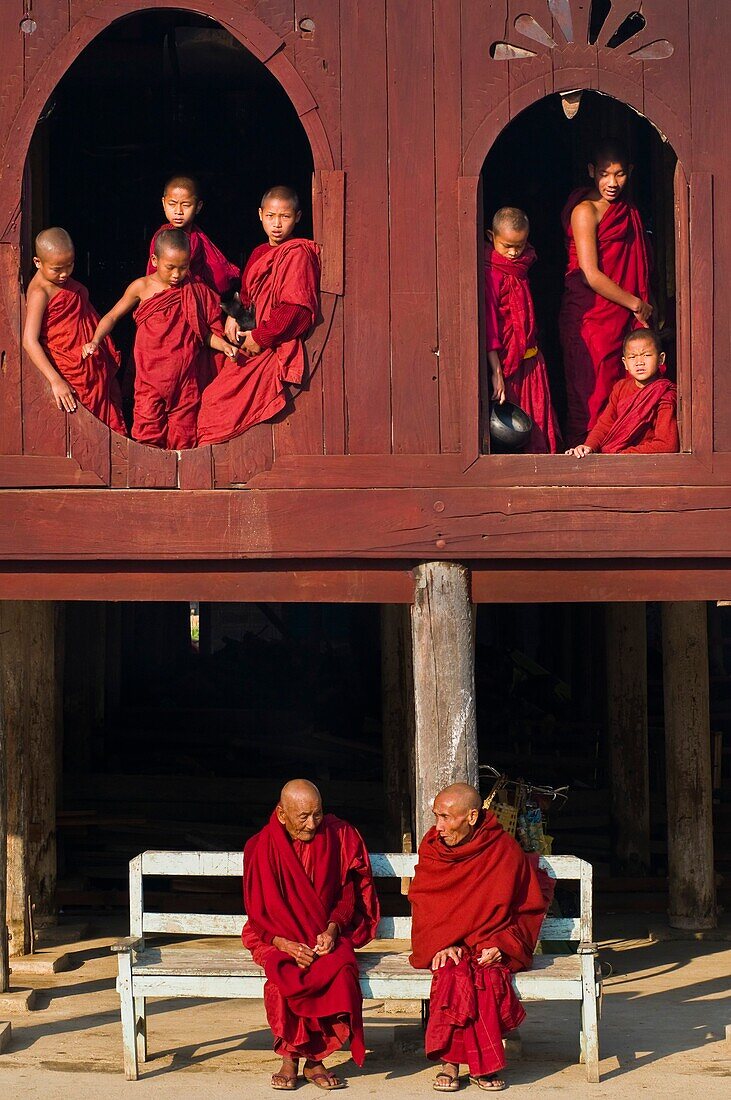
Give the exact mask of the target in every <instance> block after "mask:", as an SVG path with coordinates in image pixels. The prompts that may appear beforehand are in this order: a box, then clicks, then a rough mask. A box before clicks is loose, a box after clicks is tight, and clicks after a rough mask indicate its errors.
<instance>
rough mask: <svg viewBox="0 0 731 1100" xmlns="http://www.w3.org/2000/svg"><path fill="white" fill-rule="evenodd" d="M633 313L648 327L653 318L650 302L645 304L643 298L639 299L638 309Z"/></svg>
mask: <svg viewBox="0 0 731 1100" xmlns="http://www.w3.org/2000/svg"><path fill="white" fill-rule="evenodd" d="M632 312H633V313H634V315H635V317H636V318H637V320H638V321H639V322H640V324H641V325H646V324H647V323H648V321H649V320H650V318H651V317H652V306H651V305H650V303H649V302H643V301H642V299H641V298H638V299H637V308H636V309H634V310H633V311H632Z"/></svg>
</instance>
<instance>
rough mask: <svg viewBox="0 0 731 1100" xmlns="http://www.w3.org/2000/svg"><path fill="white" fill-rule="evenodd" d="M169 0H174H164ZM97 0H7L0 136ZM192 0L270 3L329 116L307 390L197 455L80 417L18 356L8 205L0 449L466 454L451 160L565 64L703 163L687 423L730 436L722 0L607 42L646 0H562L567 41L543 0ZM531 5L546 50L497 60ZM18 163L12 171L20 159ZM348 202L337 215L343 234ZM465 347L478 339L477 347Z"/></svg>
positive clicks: (460, 163)
mask: <svg viewBox="0 0 731 1100" xmlns="http://www.w3.org/2000/svg"><path fill="white" fill-rule="evenodd" d="M161 4H162V6H166V7H173V6H174V4H173V3H172V0H161ZM141 6H142V5H141V4H140V3H139V2H138V0H129V2H128V3H125V0H116V2H115V3H114V5H112V6H110V7H109V11H112V10H113V12H114V14H115V16H117V17H118V16H119V15H122V14H124V13H125V11H126V10H130V11H131V10H134V9H135V8H136V9H138V10H139V9H140V7H141ZM95 7H96V8H97V9H98V10H102V8H105V7H107V5H105V4H104V2H103V0H34V3H33V7H32V12H33V17H34V18H35V19H36V21H37V24H38V29H37V31H36V33H35V34H33V35H30V36H27V35H21V34H19V32H18V24H19V21H20V18H21V17H22V15H23V12H24V10H25V4H24V2H23V0H8V2H7V4H5V5H3V11H2V14H1V15H0V47H2V55H3V59H4V79H3V85H2V89H1V90H0V131H3V132H4V133H0V138H2V137H3V136H4V134H7V132H8V128H9V126H10V125H12V120H13V119H14V117H15V115H16V113H17V112H18V109H19V108H20V106H21V102H22V97H23V94H24V92H27V91H28V90H29V89H30V88H31V87H34V86H35V85H36V84H37V81H38V80H39V79H40V78H41V76H42V69H43V66H44V64H45V62H46V61H47V60H48V58H49V57H50V56H51V54H52V52H53V50H54V49H55V48H56V47H57V46H58V45H59V43H60V42H61V41H62V39H63V37H64V36H65V35H66V34H67V32H68V31H69V29H71V28H73V27H74V25H75V24H76V23H77V21H78V20H79V19H81V18H85V17H86V16H87V15H88V14H89V13H90V12H91V11H92V10H93V9H94V8H95ZM197 7H198V10H205V11H206V12H208V13H209V14H212V15H215V14H216V13H218V14H219V16H220V18H221V20H222V22H223V23H224V25H225V24H226V22H227V21H228V22H229V23H230V19H231V14H232V12H234V13H235V11H236V10H237V9H239V10H245V11H246V13H247V18H248V17H249V16H248V13H251V15H253V16H255V17H256V19H258V20H260V21H261V27H260V30H261V34H263V35H265V37H266V42H267V43H268V48H267V49H266V50H265V54H266V55H267V56H268V57H269V60H268V61H267V64H269V66H270V68H271V70H272V71H273V72H275V74H276V75H278V76H279V77H280V78H283V74H284V73H285V70H286V68H287V66H288V65H289V64H290V63H291V64H292V65H294V66H295V68H296V69H297V71H298V72H299V74H300V75H301V77H302V81H304V83H303V84H300V85H299V90H298V91H297V92H296V94H295V93H293V95H294V99H295V101H296V106H297V109H298V110H299V111H300V113H301V114H302V116H303V117H305V121H306V116H307V114H308V113H310V115H311V117H312V114H311V113H312V112H314V111H315V110H316V111H317V112H318V115H319V119H320V120H321V123H322V126H321V127H320V129H319V130H318V136H317V138H316V141H315V146H314V148H315V152H316V156H318V157H320V160H321V161H322V158H323V156H324V158H325V160H327V158H328V157H330V160H329V162H328V164H327V165H325V164H324V162H322V163H318V165H317V167H318V169H319V171H318V173H317V174H316V175H317V178H316V181H315V197H316V206H317V208H318V209H319V210H320V225H319V229H318V238H319V239H320V240H322V241H323V242H324V247H325V254H324V257H323V264H324V268H325V269H326V276H325V284H326V286H325V290H326V293H325V294H324V295H323V327H322V329H321V330H320V331H319V332H318V333H317V334H316V336H315V337H314V338H313V340H312V349H311V350H312V353H313V355H312V360H313V362H312V369H311V372H310V377H309V379H308V383H307V386H306V389H305V391H304V392H302V393H301V394H299V395H298V396H297V397H296V400H295V402H294V404H293V405H292V406H291V407H290V408H288V409H286V410H285V411H284V413H283V414H282V415H281V416H280V417H279V418H278V419H277V422H276V423H274V424H272V425H265V426H261V427H259V428H256V429H254V430H252V431H250V432H249V433H247V434H246V435H245V436H244V437H242V438H241V439H239V440H236V441H233V442H232V443H230V444H223V445H218V446H216V447H213V448H211V449H207V448H206V449H204V450H203V451H202V452H201V453H200V454H185V455H183V457H182V458H181V460H180V462H178V461H177V460H176V459H175V458H174V457H171V456H162V455H155V454H154V453H150V452H149V451H148V450H147V449H144V448H140V447H138V446H137V445H136V444H133V443H131V442H125V441H122V440H118V439H115V438H114V437H111V438H110V437H109V435H108V433H107V434H106V435H105V434H104V433H103V432H99V431H96V430H95V429H93V428H92V427H91V426H90V425H89V424H88V423H86V422H85V421H82V420H81V419H80V420H79V421H78V422H74V421H73V420H71V421H69V422H68V426H67V421H66V418H64V417H62V416H60V415H59V416H57V415H55V414H54V410H53V408H52V407H51V404H50V400H49V398H48V394H47V389H46V386H45V383H42V381H41V380H40V378H39V377H38V376H37V373H36V372H35V371H34V370H33V369H32V368H30V369H29V368H27V367H23V366H21V357H20V355H19V350H18V340H17V331H18V326H19V323H20V321H19V314H20V313H21V301H20V296H19V293H18V285H17V279H15V278H14V273H15V272H16V271H17V268H18V251H17V248H18V240H19V224H18V216H17V211H16V212H15V213H13V212H12V211H10V210H7V211H4V213H3V218H2V219H1V220H3V221H5V222H6V223H7V224H5V225H2V226H0V279H1V281H2V288H1V289H0V453H2V452H4V453H18V452H19V451H20V450H21V448H22V449H24V450H25V451H26V452H27V453H31V454H35V455H39V456H41V455H46V456H49V457H50V456H61V455H64V454H66V453H67V451H68V453H70V454H72V455H73V457H74V458H75V459H76V461H77V462H78V463H79V464H80V465H81V466H82V468H83V469H87V470H88V471H89V472H90V474H91V475H93V476H94V477H95V478H99V479H100V480H101V481H102V483H109V484H111V485H112V486H115V487H122V486H124V487H136V486H139V487H158V488H169V487H174V486H175V485H179V486H180V487H181V488H186V489H198V488H207V487H212V486H214V485H215V486H219V487H224V486H226V485H230V484H237V485H240V484H246V483H247V482H249V481H250V480H251V478H252V477H255V476H257V475H261V474H267V476H268V478H269V479H270V480H269V481H268V482H267V483H268V484H276V483H277V482H276V478H277V463H278V460H280V459H281V460H282V474H281V481H280V482H279V483H280V484H292V480H291V478H292V470H293V469H294V468H295V464H296V460H297V459H298V458H303V459H304V458H308V459H309V460H315V459H317V458H318V457H319V456H322V455H332V456H345V455H351V456H363V457H364V462H366V456H368V457H367V464H369V465H368V468H369V469H373V468H374V463H377V462H378V461H380V458H381V457H383V458H385V457H386V456H390V458H391V459H394V458H395V457H396V456H397V455H398V456H408V455H416V456H419V455H426V454H439V453H445V452H446V453H452V454H455V453H457V452H459V451H460V450H463V448H464V447H466V448H467V451H469V452H471V450H472V447H473V443H474V436H475V430H474V429H475V423H476V421H475V417H476V410H475V408H474V406H475V388H474V385H471V384H470V379H471V374H470V373H469V372H472V374H474V371H475V366H476V365H475V362H474V354H475V353H474V340H472V339H468V340H467V341H466V342H465V340H464V331H463V330H464V327H465V324H466V323H468V324H470V325H472V326H473V327H474V317H475V310H474V309H472V308H470V309H466V308H465V300H466V298H467V297H469V295H470V285H471V283H472V281H473V280H474V281H475V283H476V282H477V279H478V277H479V276H478V273H477V272H475V273H474V274H472V273H470V272H466V273H465V272H464V271H463V270H461V268H460V252H459V241H460V219H459V201H458V200H459V197H458V193H457V192H458V181H459V180H460V179H462V180H465V179H470V178H471V179H475V178H476V176H477V172H478V171H479V164H477V163H474V164H467V163H466V160H467V159H468V150H472V153H471V156H472V157H473V159H475V153H474V149H475V140H473V139H475V135H478V138H479V136H480V135H486V134H488V133H491V134H496V133H498V132H499V130H500V129H501V128H502V127H503V126H505V125H507V124H508V122H509V121H510V119H511V118H514V117H515V116H516V115H517V114H519V113H520V111H521V110H522V109H524V108H525V107H526V106H527V105H528V104H529V103H531V102H533V101H534V100H535V99H536V98H537V97H538V96H540V95H544V94H549V93H550V92H551V91H553V90H554V88H555V87H556V86H557V79H558V78H557V75H556V74H557V72H558V69H559V68H560V80H561V85H560V86H562V87H563V86H566V81H567V80H570V79H571V78H572V77H573V78H575V81H576V84H577V85H584V86H590V87H597V88H599V90H601V91H603V92H606V93H607V94H611V95H616V96H621V95H622V94H623V90H624V89H626V88H628V87H630V86H631V87H632V88H633V89H636V90H637V94H636V96H635V99H636V101H637V103H638V104H639V107H641V108H643V109H644V110H646V112H647V114H648V116H649V117H650V118H651V120H652V121H653V122H654V123H655V124H656V125H657V126H658V127H659V128H660V129H661V130H667V131H668V132H669V133H672V134H673V135H674V137H675V146H676V151H677V152H678V154H679V155H680V157H681V160H682V161H683V164H684V167H685V170H686V174H687V176H688V178H690V177H691V175H692V173H696V183H697V184H698V185H700V181H702V194H701V191H699V190H698V186H697V187H696V190H695V198H694V196H693V193H691V202H690V209H691V213H692V211H693V209H695V210H696V211H697V212H698V214H699V216H700V215H701V214H702V215H703V216H706V217H708V218H709V219H710V221H711V225H712V230H713V232H712V234H711V233H709V234H708V238H709V240H711V246H712V250H713V263H712V265H710V266H712V268H713V280H714V282H713V285H712V286H710V285H709V286H708V288H707V289H708V294H709V296H710V297H709V302H712V303H713V305H714V307H715V308H714V310H713V321H712V325H713V329H712V333H711V329H710V327H709V328H708V329H705V328H704V329H703V339H702V341H701V345H700V346H701V348H702V351H703V354H704V355H710V354H711V352H710V350H709V344H710V338H711V335H712V339H713V348H714V349H715V361H716V367H715V370H716V379H715V384H713V383H712V381H711V380H707V381H704V382H703V385H702V387H701V391H700V392H701V397H702V399H703V402H704V404H705V405H706V406H708V404H709V402H710V401H711V400H712V401H713V403H714V404H713V416H712V417H711V416H710V413H709V411H708V407H706V414H707V421H708V423H707V425H705V426H703V425H702V424H701V422H700V421H698V425H699V431H700V435H699V436H698V440H697V441H700V443H702V446H703V449H704V450H705V452H706V453H708V454H710V451H711V447H712V446H713V445H714V444H715V447H716V449H720V450H731V387H729V386H728V384H727V382H726V378H725V373H726V370H725V364H726V359H727V354H724V350H725V352H726V353H728V350H729V348H731V313H730V311H729V310H728V309H727V308H725V300H726V298H727V296H728V295H727V291H728V287H729V283H730V281H731V219H729V218H728V217H727V216H726V207H727V202H728V200H727V199H726V196H727V195H728V193H729V187H728V185H729V184H731V163H730V162H729V158H728V156H727V155H722V154H723V153H724V152H725V146H724V145H723V144H722V145H720V146H719V134H723V135H727V134H728V132H729V123H731V115H730V112H731V108H730V107H729V100H728V97H726V96H724V95H719V94H718V89H721V88H723V87H724V86H725V70H724V64H725V58H726V51H725V49H724V48H723V47H722V46H720V45H719V43H720V42H722V41H723V40H724V36H725V37H726V38H728V11H727V8H728V4H727V2H726V0H672V3H669V2H668V0H644V2H643V5H642V12H643V15H644V16H645V18H646V20H647V27H646V28H645V30H644V31H642V32H641V34H640V35H639V36H638V37H637V38H636V39H633V41H632V43H631V45H628V46H626V47H620V48H619V49H617V50H608V49H606V48H605V47H606V42H607V40H608V39H609V36H610V35H611V34H612V33H613V31H614V29H616V27H617V26H618V25H619V24H620V23H621V21H622V19H623V18H624V17H625V16H626V14H627V13H628V12H630V11H632V10H635V9H636V8H637V4H636V0H614V3H613V5H612V8H611V12H610V15H609V17H608V19H607V21H606V23H605V26H604V28H603V29H602V32H601V35H600V37H599V40H598V42H597V44H596V46H595V47H588V46H587V41H586V20H587V19H588V11H589V6H588V5H587V4H581V3H579V2H578V0H576V2H573V0H572V3H571V10H572V12H573V16H574V27H573V42H572V43H569V44H567V42H566V39H565V35H564V33H563V32H562V30H561V25H560V22H559V21H558V20H557V19H556V18H553V19H551V18H550V15H549V13H548V5H547V0H499V2H494V3H490V4H486V3H485V2H484V0H432V2H431V3H429V2H428V0H424V2H420V3H418V4H414V3H413V0H370V2H369V3H354V2H351V0H311V2H310V3H308V5H307V10H306V12H305V9H304V8H303V7H302V6H301V5H298V4H296V3H295V0H235V3H232V0H201V3H200V4H199V5H198V6H197ZM304 15H306V16H307V17H308V18H309V19H312V20H314V24H315V30H314V31H307V30H306V29H304V30H303V29H302V27H301V26H300V24H299V21H300V19H301V18H302V17H303V16H304ZM526 15H527V16H530V17H532V18H534V19H536V20H537V21H538V23H540V24H541V25H542V26H543V27H544V28H546V29H547V31H549V32H550V34H551V35H552V36H553V38H554V40H555V41H556V43H557V48H556V49H555V50H552V49H551V48H550V46H546V45H545V44H540V43H535V42H528V41H527V40H525V39H521V38H520V36H519V35H517V41H519V42H520V43H521V44H523V45H526V46H527V45H530V46H531V48H532V49H533V51H534V52H535V54H536V56H535V57H534V58H532V59H526V60H522V61H520V62H516V63H509V64H508V63H497V62H493V61H492V60H491V59H490V54H489V51H490V46H491V43H493V42H495V41H499V40H503V39H508V40H513V41H515V40H516V28H515V20H516V19H517V18H518V17H519V16H526ZM252 33H253V32H252ZM275 36H276V37H275ZM665 37H667V38H668V39H669V40H671V41H672V43H673V47H674V54H673V57H672V59H671V60H670V61H659V60H658V61H647V62H645V63H641V62H639V61H637V60H634V59H632V58H631V57H630V56H629V53H630V51H631V50H634V49H637V48H638V47H639V46H642V45H645V44H647V43H649V42H652V41H654V40H656V39H657V38H665ZM278 41H279V42H281V43H282V44H283V45H282V47H281V48H280V49H276V48H275V47H276V45H277V42H278ZM272 51H273V52H272ZM691 59H692V63H693V71H692V97H691ZM597 62H598V63H599V68H597ZM313 133H314V131H313ZM691 139H692V140H691ZM487 144H489V143H487ZM487 144H486V145H485V149H484V152H485V153H486V152H487ZM477 145H479V141H477ZM477 159H478V160H479V158H477ZM10 170H11V171H12V172H13V173H16V174H17V165H13V166H12V168H11V169H10ZM691 190H692V189H691ZM694 202H695V207H694ZM328 204H330V205H328ZM6 205H7V204H6ZM340 217H343V232H342V234H339V233H335V234H333V232H332V227H333V225H337V224H338V220H339V218H340ZM461 232H462V236H464V226H463V227H462V231H461ZM475 232H476V231H475ZM328 233H329V236H328ZM697 239H699V240H700V239H701V238H700V237H698V235H697ZM704 240H705V238H704ZM478 253H479V242H478ZM478 262H479V260H478ZM698 263H699V264H700V265H701V267H702V268H703V271H706V268H708V267H709V265H707V264H706V265H704V264H703V263H702V258H701V257H700V256H699V257H698ZM703 278H705V275H703ZM460 284H461V291H460ZM704 285H705V284H704ZM460 294H461V297H460ZM325 334H327V339H325V338H324V337H325ZM693 340H694V341H695V342H696V343H697V338H696V337H695V335H694V336H693ZM465 347H468V348H470V349H471V350H470V353H469V355H468V356H467V357H466V358H465ZM719 349H720V352H721V353H720V354H719ZM466 406H470V407H469V408H467V407H466ZM21 407H22V409H23V424H22V425H21V422H20V409H21ZM711 421H712V423H711ZM695 423H696V418H695V417H694V425H695ZM688 424H690V419H688ZM694 438H695V426H694ZM697 441H696V442H697ZM400 461H403V459H400ZM417 465H418V462H417ZM311 468H314V467H311ZM383 468H384V469H385V466H383ZM272 479H273V480H272Z"/></svg>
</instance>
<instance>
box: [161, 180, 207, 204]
mask: <svg viewBox="0 0 731 1100" xmlns="http://www.w3.org/2000/svg"><path fill="white" fill-rule="evenodd" d="M176 187H180V188H181V189H182V190H183V191H187V192H188V193H189V194H190V195H192V197H193V198H194V199H199V198H200V194H201V189H200V184H199V183H198V180H197V179H196V178H195V177H194V176H171V177H170V179H169V180H168V181H167V183H166V184H165V187H164V188H163V195H167V193H168V191H174V190H175V188H176Z"/></svg>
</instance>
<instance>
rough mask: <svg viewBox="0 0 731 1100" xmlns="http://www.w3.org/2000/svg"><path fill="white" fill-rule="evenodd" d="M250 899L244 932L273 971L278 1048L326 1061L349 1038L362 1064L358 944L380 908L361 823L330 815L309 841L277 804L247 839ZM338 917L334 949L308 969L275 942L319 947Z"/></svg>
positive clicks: (270, 1002)
mask: <svg viewBox="0 0 731 1100" xmlns="http://www.w3.org/2000/svg"><path fill="white" fill-rule="evenodd" d="M244 906H245V909H246V924H245V925H244V929H243V932H242V933H241V938H242V940H243V943H244V946H245V947H248V949H249V950H250V951H251V954H252V956H253V958H254V961H255V962H256V963H258V964H259V966H261V967H263V969H264V972H265V974H266V976H267V982H266V985H265V986H264V1007H265V1009H266V1014H267V1019H268V1021H269V1026H270V1028H271V1029H272V1033H273V1035H274V1049H275V1051H277V1052H278V1053H280V1054H282V1055H283V1056H284V1055H288V1056H290V1057H292V1058H309V1059H312V1060H313V1061H322V1060H323V1059H324V1058H326V1057H327V1056H328V1055H329V1054H331V1053H332V1052H333V1051H335V1050H339V1049H340V1048H341V1047H343V1046H344V1045H345V1044H346V1043H347V1042H348V1040H349V1041H350V1048H351V1053H352V1055H353V1058H354V1060H355V1061H356V1062H357V1063H358V1065H362V1064H363V1061H364V1058H365V1044H364V1040H363V998H362V995H361V991H360V986H359V984H358V964H357V962H356V958H355V952H354V950H353V949H354V948H355V947H363V946H364V945H365V944H366V943H368V942H369V941H370V940H371V939H373V936H374V935H375V932H376V927H377V925H378V918H379V908H378V898H377V897H376V892H375V888H374V886H373V878H372V876H371V866H370V861H369V859H368V852H367V850H366V847H365V844H364V843H363V840H362V838H361V836H360V834H359V833H358V831H357V830H356V829H354V828H353V826H352V825H349V824H348V823H347V822H345V821H341V820H340V819H339V818H337V817H335V816H334V815H332V814H326V815H325V817H324V818H323V819H322V823H321V824H320V827H319V828H318V830H317V832H316V833H315V836H314V838H313V839H312V840H311V841H309V842H303V841H293V840H291V839H290V837H289V834H288V833H287V831H286V829H285V827H284V826H283V825H282V824H280V822H279V821H278V820H277V815H276V811H275V812H274V813H273V814H272V816H271V818H270V819H269V823H268V824H267V825H265V826H264V828H263V829H262V830H261V832H259V833H257V834H256V836H253V837H252V838H251V840H249V841H248V843H247V844H246V847H245V848H244ZM332 921H334V922H335V923H337V924H338V925H339V927H340V934H339V936H338V938H337V940H336V943H335V947H334V949H333V951H332V952H331V953H330V954H329V955H323V956H320V957H318V958H316V959H315V960H314V962H312V963H311V964H310V965H309V966H308V967H307V969H305V970H303V969H301V968H300V967H299V966H298V965H297V963H296V962H295V961H294V959H293V958H292V957H291V956H290V955H287V954H286V953H285V952H284V951H279V950H278V949H277V948H276V947H274V946H273V945H272V940H273V939H274V937H275V936H282V937H284V938H285V939H290V940H294V941H295V942H297V943H305V944H307V945H308V946H309V947H314V946H315V943H316V942H317V936H318V935H319V934H320V932H324V931H325V929H326V928H327V926H328V924H330V923H331V922H332Z"/></svg>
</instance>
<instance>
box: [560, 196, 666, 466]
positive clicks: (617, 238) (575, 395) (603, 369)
mask: <svg viewBox="0 0 731 1100" xmlns="http://www.w3.org/2000/svg"><path fill="white" fill-rule="evenodd" d="M591 190H592V189H591V188H589V187H583V188H579V189H578V190H576V191H574V192H572V194H571V195H570V196H569V199H568V202H567V203H566V206H565V207H564V210H563V213H562V215H561V218H562V222H563V226H564V230H565V232H566V246H567V249H568V267H567V270H566V279H565V289H564V295H563V301H562V303H561V311H560V313H559V318H558V323H559V330H560V335H561V346H562V349H563V360H564V369H565V372H566V398H567V413H566V440H567V443H568V445H569V446H570V447H573V446H575V445H576V444H577V443H583V442H584V439H585V437H586V433H587V431H588V430H589V429H591V428H593V427H594V425H595V424H596V421H597V417H598V416H599V413H600V412H601V411H602V409H603V408H604V406H605V404H606V402H607V399H608V397H609V394H610V392H611V389H612V386H613V385H614V383H615V382H617V381H619V379H620V378H622V376H623V374H624V367H623V365H622V341H623V340H624V337H625V336H626V335H627V333H628V332H629V331H630V330H631V329H634V328H641V327H642V326H641V325H640V323H639V322H638V321H636V320H635V318H634V316H633V315H632V314H631V313H630V312H629V311H628V310H627V309H625V308H624V306H620V305H616V304H615V303H614V302H610V301H609V300H608V299H607V298H604V297H602V295H601V294H597V293H596V292H595V291H593V290H592V289H591V287H588V286H587V285H586V283H585V282H584V279H583V276H582V273H581V269H580V268H579V262H578V258H577V254H576V244H575V242H574V237H573V232H572V229H571V213H572V211H573V209H574V207H575V206H577V205H578V203H580V202H582V200H583V199H585V198H586V196H587V195H588V194H589V193H590V191H591ZM597 252H598V257H599V269H600V270H601V271H603V272H604V274H605V275H607V276H608V277H609V278H610V279H611V280H612V281H613V282H615V283H616V284H617V285H618V286H620V287H622V289H623V290H626V291H627V292H628V293H629V294H635V295H637V297H638V298H641V299H642V300H643V301H644V302H646V301H648V300H649V297H650V276H649V258H648V250H647V241H646V237H645V231H644V228H643V225H642V219H641V217H640V213H639V211H638V209H637V207H636V206H633V205H632V204H631V203H629V202H626V201H625V200H624V199H621V198H620V199H617V200H616V201H615V202H613V203H611V205H610V206H609V208H608V210H607V211H606V213H605V214H604V216H603V217H602V219H601V221H600V222H599V225H598V226H597Z"/></svg>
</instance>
